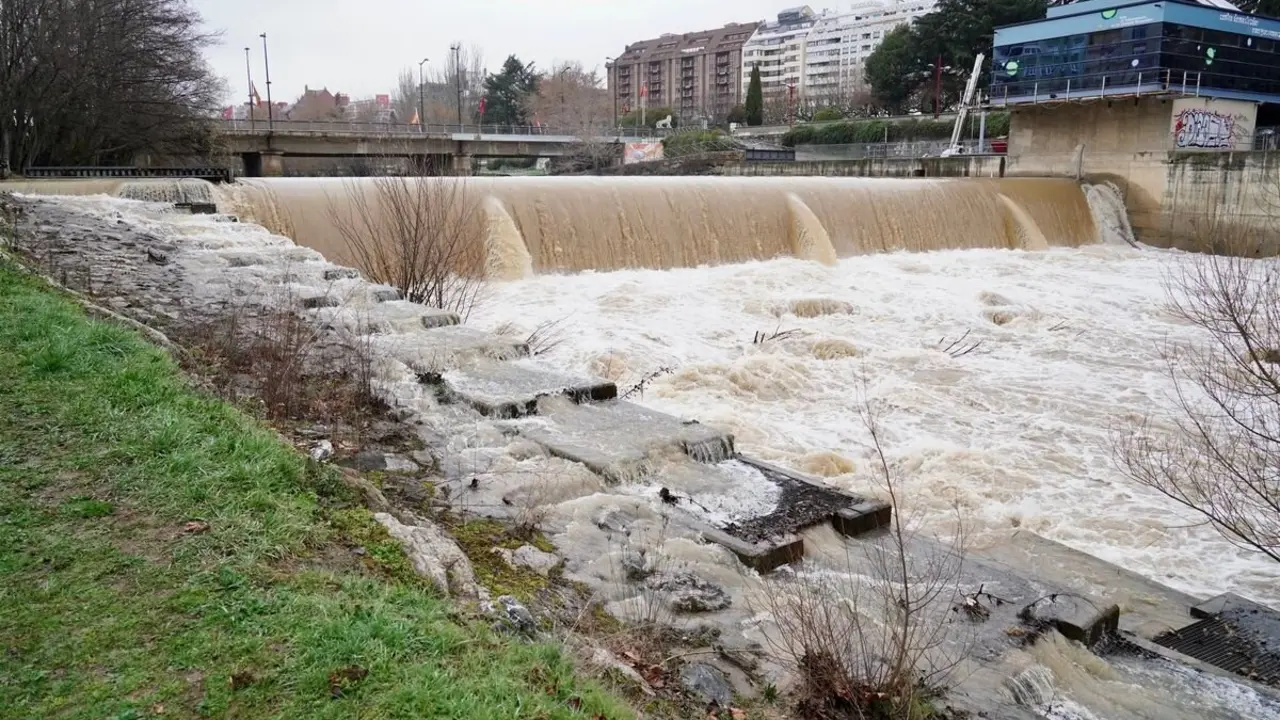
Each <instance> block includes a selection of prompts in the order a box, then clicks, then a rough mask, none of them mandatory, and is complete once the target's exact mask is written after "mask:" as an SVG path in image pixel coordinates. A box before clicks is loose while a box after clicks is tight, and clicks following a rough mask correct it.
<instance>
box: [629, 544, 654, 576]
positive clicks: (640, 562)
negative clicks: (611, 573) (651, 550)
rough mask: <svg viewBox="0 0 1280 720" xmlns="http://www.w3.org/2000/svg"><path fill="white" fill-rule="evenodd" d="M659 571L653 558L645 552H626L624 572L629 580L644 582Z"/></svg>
mask: <svg viewBox="0 0 1280 720" xmlns="http://www.w3.org/2000/svg"><path fill="white" fill-rule="evenodd" d="M656 570H657V568H655V567H654V562H653V557H652V556H651V555H649V554H648V553H647V552H645V551H644V550H624V551H623V553H622V572H623V574H625V575H626V577H627V579H628V580H644V579H645V578H647V577H649V576H650V575H653V573H654V572H655V571H656Z"/></svg>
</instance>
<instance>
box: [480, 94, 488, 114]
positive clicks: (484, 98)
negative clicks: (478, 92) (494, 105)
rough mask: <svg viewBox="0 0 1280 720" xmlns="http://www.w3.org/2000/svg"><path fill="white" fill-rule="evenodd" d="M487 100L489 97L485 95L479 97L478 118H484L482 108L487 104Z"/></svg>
mask: <svg viewBox="0 0 1280 720" xmlns="http://www.w3.org/2000/svg"><path fill="white" fill-rule="evenodd" d="M488 100H489V97H488V96H487V95H486V96H485V97H482V98H480V118H481V119H484V109H485V106H486V105H487V104H488Z"/></svg>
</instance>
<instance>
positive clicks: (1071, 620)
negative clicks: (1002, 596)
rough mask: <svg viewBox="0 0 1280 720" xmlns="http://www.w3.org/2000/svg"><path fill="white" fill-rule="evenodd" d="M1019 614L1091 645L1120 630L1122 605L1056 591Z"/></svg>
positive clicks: (1072, 638) (1069, 637)
mask: <svg viewBox="0 0 1280 720" xmlns="http://www.w3.org/2000/svg"><path fill="white" fill-rule="evenodd" d="M1019 616H1020V617H1021V618H1022V619H1023V620H1025V621H1027V622H1030V623H1033V624H1048V625H1051V626H1053V628H1055V629H1056V630H1057V631H1058V632H1059V633H1061V634H1062V636H1063V637H1065V638H1067V639H1068V640H1075V641H1076V642H1078V643H1081V644H1083V645H1084V646H1086V647H1092V646H1094V645H1096V644H1097V643H1098V641H1099V640H1101V639H1102V638H1103V637H1105V636H1106V635H1108V634H1111V633H1115V632H1117V631H1118V630H1119V629H1120V606H1119V605H1108V604H1106V603H1098V602H1094V601H1092V600H1090V599H1089V598H1086V597H1082V596H1080V595H1068V594H1061V593H1060V594H1054V595H1051V596H1049V597H1047V598H1040V599H1039V600H1037V601H1035V602H1033V603H1031V604H1030V605H1027V606H1026V607H1024V608H1023V609H1022V611H1021V612H1020V613H1019Z"/></svg>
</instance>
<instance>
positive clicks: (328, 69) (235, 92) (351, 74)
mask: <svg viewBox="0 0 1280 720" xmlns="http://www.w3.org/2000/svg"><path fill="white" fill-rule="evenodd" d="M193 4H194V6H195V7H196V9H198V10H199V11H200V13H201V15H203V17H204V19H205V23H206V24H207V25H208V27H209V28H210V29H213V30H217V31H221V33H222V38H221V43H220V45H219V46H217V47H215V48H212V49H211V50H210V51H209V61H210V63H211V64H212V65H213V68H214V70H215V71H216V72H217V73H218V74H219V75H221V76H223V78H225V79H226V80H227V85H228V88H229V96H228V98H227V101H228V102H237V101H239V100H240V99H242V98H244V97H245V96H246V95H247V92H248V91H247V88H246V85H247V80H246V77H245V57H244V48H245V46H248V47H250V48H251V58H252V68H253V79H254V83H255V84H256V85H257V86H258V92H259V93H261V94H262V96H263V97H264V98H265V97H266V85H265V83H264V82H263V80H264V73H263V63H262V40H261V38H259V37H258V36H259V35H260V34H261V33H263V32H265V33H267V40H268V50H269V52H270V61H271V82H272V85H271V87H272V97H273V98H274V99H275V100H293V99H294V98H295V97H297V96H298V95H299V94H300V93H301V92H302V90H303V87H304V86H308V85H309V86H311V87H313V88H319V87H328V88H329V89H330V90H333V91H339V90H341V91H342V92H346V93H349V94H351V95H352V96H353V97H366V96H370V95H373V94H375V93H379V92H390V91H391V89H392V88H393V87H394V86H395V82H396V76H397V74H398V73H399V71H400V70H401V69H403V68H406V67H413V68H414V71H415V72H416V70H417V64H418V61H420V60H422V59H423V58H424V57H427V58H431V59H432V60H433V62H434V61H435V60H437V59H439V60H444V59H445V56H446V55H447V53H448V52H449V45H450V43H452V42H455V41H460V42H462V44H463V45H464V46H469V45H472V44H476V45H479V46H480V47H481V48H482V49H483V51H484V60H485V64H486V65H487V66H488V68H489V70H490V71H493V70H496V69H497V68H498V67H499V66H501V64H502V61H503V60H504V59H506V57H507V55H509V54H513V53H514V54H515V55H516V56H518V57H519V58H520V59H521V60H523V61H525V62H528V61H530V60H532V61H535V62H536V63H537V64H538V66H539V67H548V66H550V65H551V64H552V63H553V62H555V61H561V60H577V61H580V62H582V64H583V65H584V66H586V67H587V68H588V69H590V68H592V67H596V68H598V69H599V70H600V71H601V72H603V71H604V59H605V58H606V57H609V56H613V55H617V54H619V53H621V52H622V50H623V48H624V47H625V46H626V44H627V43H630V42H636V41H638V40H645V39H648V38H652V37H657V36H658V35H661V34H662V33H664V32H672V33H684V32H693V31H696V30H706V29H709V28H713V27H718V26H720V25H724V24H726V23H729V22H750V21H752V20H763V19H766V18H773V17H775V16H776V15H777V13H778V11H779V10H782V9H784V8H786V7H789V6H792V5H794V4H795V3H794V2H790V1H789V0H599V1H596V2H592V1H590V0H455V1H453V2H442V1H441V0H193ZM846 4H848V3H847V2H842V3H840V4H839V6H841V7H843V6H844V5H846ZM830 6H831V7H835V6H836V3H831V5H830ZM812 7H813V8H814V9H815V10H821V9H822V7H824V6H823V5H822V4H821V3H815V4H813V6H812Z"/></svg>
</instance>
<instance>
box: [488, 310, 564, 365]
mask: <svg viewBox="0 0 1280 720" xmlns="http://www.w3.org/2000/svg"><path fill="white" fill-rule="evenodd" d="M567 320H568V318H559V319H557V320H546V321H543V322H540V323H538V325H537V327H535V328H534V329H533V332H531V333H529V334H528V336H526V337H525V340H524V342H525V344H526V345H528V346H529V354H530V355H532V356H534V357H537V356H538V355H545V354H547V353H549V352H551V351H552V350H555V349H556V348H558V347H560V345H562V344H563V343H564V342H565V341H566V340H568V339H569V329H568V327H566V326H565V322H566V321H567ZM493 334H495V335H503V336H506V337H518V336H519V334H520V331H519V330H518V329H517V328H516V326H515V324H514V323H503V324H502V325H499V326H498V327H497V328H496V329H495V330H494V331H493Z"/></svg>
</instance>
